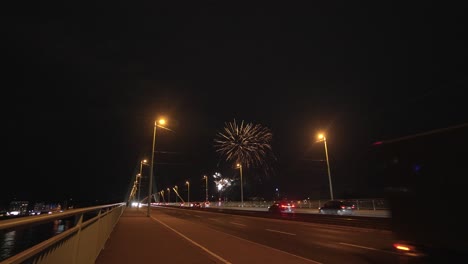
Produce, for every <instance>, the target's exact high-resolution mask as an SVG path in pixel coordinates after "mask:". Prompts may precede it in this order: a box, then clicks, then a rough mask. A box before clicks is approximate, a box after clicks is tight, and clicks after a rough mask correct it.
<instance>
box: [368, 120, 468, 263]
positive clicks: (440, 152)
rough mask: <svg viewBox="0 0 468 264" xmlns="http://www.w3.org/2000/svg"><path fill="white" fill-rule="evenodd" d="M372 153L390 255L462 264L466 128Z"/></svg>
mask: <svg viewBox="0 0 468 264" xmlns="http://www.w3.org/2000/svg"><path fill="white" fill-rule="evenodd" d="M373 150H374V151H375V152H373V153H374V156H375V157H376V158H377V160H376V165H377V166H376V167H375V169H376V170H377V172H378V174H377V175H383V176H384V183H385V185H384V188H385V195H386V199H387V200H388V202H389V205H390V210H391V215H392V217H391V225H392V231H393V233H394V236H395V243H394V245H393V247H394V248H395V250H396V251H397V252H400V253H403V254H405V255H409V256H413V257H412V258H413V259H417V260H418V261H417V262H416V261H414V263H461V262H466V260H467V259H468V239H467V238H468V228H467V225H466V223H467V220H466V217H464V216H462V215H463V212H464V208H463V204H464V201H465V200H466V176H467V175H468V167H467V165H468V161H467V160H468V159H467V158H468V124H463V125H460V126H456V127H451V128H445V129H439V130H435V131H430V132H426V133H422V134H418V135H413V136H407V137H403V138H399V139H395V140H388V141H382V142H377V143H374V146H373ZM460 260H463V261H460Z"/></svg>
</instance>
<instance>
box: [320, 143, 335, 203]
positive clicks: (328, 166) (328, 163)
mask: <svg viewBox="0 0 468 264" xmlns="http://www.w3.org/2000/svg"><path fill="white" fill-rule="evenodd" d="M318 139H319V141H323V145H324V146H325V157H326V159H327V169H328V182H329V185H330V197H331V200H333V187H332V180H331V175H330V162H329V161H328V149H327V138H326V137H325V135H324V134H319V135H318Z"/></svg>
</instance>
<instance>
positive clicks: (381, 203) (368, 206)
mask: <svg viewBox="0 0 468 264" xmlns="http://www.w3.org/2000/svg"><path fill="white" fill-rule="evenodd" d="M343 200H347V201H351V202H353V203H354V204H355V205H356V209H357V210H388V209H389V206H388V203H387V201H386V200H385V199H382V198H376V199H343ZM327 201H328V200H308V199H306V200H299V201H290V202H292V203H294V205H295V206H296V208H305V209H317V208H319V207H320V206H322V205H323V204H324V203H325V202H327ZM273 203H274V201H244V207H260V208H267V207H268V206H270V205H272V204H273ZM211 206H223V207H241V206H242V205H241V203H240V202H236V201H220V202H211Z"/></svg>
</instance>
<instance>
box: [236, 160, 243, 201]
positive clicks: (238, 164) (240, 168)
mask: <svg viewBox="0 0 468 264" xmlns="http://www.w3.org/2000/svg"><path fill="white" fill-rule="evenodd" d="M236 166H237V168H239V170H240V182H241V207H244V187H243V185H244V183H243V181H242V164H240V163H237V164H236Z"/></svg>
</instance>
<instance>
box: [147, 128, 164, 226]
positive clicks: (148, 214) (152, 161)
mask: <svg viewBox="0 0 468 264" xmlns="http://www.w3.org/2000/svg"><path fill="white" fill-rule="evenodd" d="M159 123H160V124H161V125H164V124H165V123H166V121H165V120H164V119H161V120H159ZM157 127H158V121H155V122H154V130H153V148H152V151H151V165H150V175H149V187H148V209H147V211H146V216H148V217H149V216H150V207H151V196H152V192H151V191H152V189H153V188H152V187H153V186H152V185H153V167H154V146H155V144H156V128H157Z"/></svg>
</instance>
